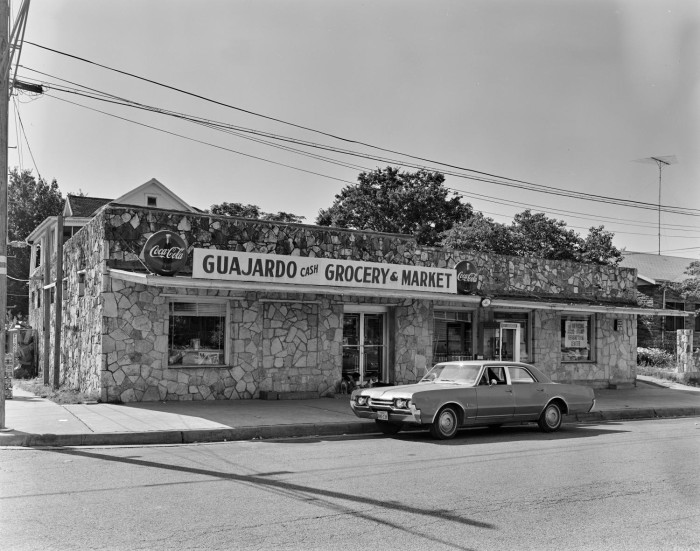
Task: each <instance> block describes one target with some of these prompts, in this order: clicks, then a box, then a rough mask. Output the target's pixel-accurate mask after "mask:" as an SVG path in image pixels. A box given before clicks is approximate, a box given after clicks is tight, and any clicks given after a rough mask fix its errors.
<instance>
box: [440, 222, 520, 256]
mask: <svg viewBox="0 0 700 551" xmlns="http://www.w3.org/2000/svg"><path fill="white" fill-rule="evenodd" d="M440 244H441V245H442V246H444V247H447V248H449V249H459V250H471V251H478V252H492V253H496V254H503V255H511V256H512V255H515V249H514V248H513V240H512V235H511V229H510V228H509V227H508V226H506V225H505V224H500V223H498V222H495V221H494V220H493V219H492V218H487V217H486V216H484V215H483V214H482V213H480V212H475V213H474V215H473V216H472V217H471V218H470V219H469V220H468V221H466V222H463V223H458V224H455V225H454V226H452V228H450V229H449V230H447V231H446V232H443V234H442V236H441V241H440Z"/></svg>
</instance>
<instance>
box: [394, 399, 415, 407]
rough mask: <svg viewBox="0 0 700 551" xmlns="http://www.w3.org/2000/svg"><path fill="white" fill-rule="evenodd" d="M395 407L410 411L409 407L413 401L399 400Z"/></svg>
mask: <svg viewBox="0 0 700 551" xmlns="http://www.w3.org/2000/svg"><path fill="white" fill-rule="evenodd" d="M394 405H395V406H396V409H408V408H409V407H411V399H410V398H397V399H396V401H395V402H394Z"/></svg>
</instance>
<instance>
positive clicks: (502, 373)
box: [486, 367, 507, 385]
mask: <svg viewBox="0 0 700 551" xmlns="http://www.w3.org/2000/svg"><path fill="white" fill-rule="evenodd" d="M486 373H487V374H488V378H489V381H491V384H496V385H505V384H506V382H507V381H506V370H505V369H504V368H503V367H487V368H486ZM494 381H495V382H494Z"/></svg>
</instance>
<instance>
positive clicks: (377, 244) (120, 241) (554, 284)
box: [99, 206, 636, 305]
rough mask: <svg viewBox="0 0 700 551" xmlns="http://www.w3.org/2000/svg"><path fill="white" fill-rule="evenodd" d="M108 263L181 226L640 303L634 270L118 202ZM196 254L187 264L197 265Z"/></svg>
mask: <svg viewBox="0 0 700 551" xmlns="http://www.w3.org/2000/svg"><path fill="white" fill-rule="evenodd" d="M99 216H100V217H102V218H103V221H104V224H105V238H106V239H107V241H108V242H109V256H108V258H109V260H108V262H109V265H110V266H112V267H120V268H130V269H135V270H142V269H143V265H142V263H141V261H140V260H139V254H140V252H141V250H142V248H143V245H144V244H145V242H146V239H147V238H148V237H149V236H150V235H151V234H152V233H153V232H155V231H157V230H161V229H170V230H172V231H176V232H178V233H179V234H180V235H181V236H182V237H183V238H184V239H185V241H186V242H187V243H188V245H189V247H190V250H191V249H192V248H195V247H196V248H216V249H222V250H236V251H245V252H256V253H273V254H283V255H298V256H310V257H324V258H338V259H347V260H364V261H372V262H384V263H389V264H408V265H417V266H432V267H438V268H444V267H449V268H452V267H454V266H456V265H457V264H458V263H459V262H461V261H463V260H469V261H471V262H472V263H473V264H475V265H476V267H477V268H478V269H479V270H480V272H481V273H480V276H479V294H485V295H495V294H498V295H499V296H514V297H528V298H534V299H537V298H556V299H557V300H574V301H575V300H582V299H585V300H594V301H598V302H609V303H617V304H623V303H624V304H629V305H635V304H636V293H635V290H636V283H635V278H636V276H635V270H633V269H629V268H619V267H611V266H598V265H594V264H580V263H577V262H569V261H553V260H543V259H537V258H521V257H507V256H498V255H491V254H487V253H475V252H469V251H451V250H446V249H437V248H420V247H419V246H418V245H417V243H416V241H415V239H413V238H411V237H407V236H399V235H390V234H379V233H370V232H357V231H350V230H343V229H338V228H326V227H319V226H306V225H302V224H274V223H271V222H265V221H260V220H246V219H241V218H232V217H224V216H212V215H206V214H189V213H182V212H177V213H175V212H169V211H160V210H157V209H150V210H147V209H142V208H137V207H128V206H123V207H116V206H115V207H112V208H109V209H107V210H105V211H104V212H103V214H101V215H99ZM191 270H192V260H191V258H190V260H189V264H188V265H187V267H186V268H185V270H183V272H182V273H183V274H187V273H188V271H189V273H191Z"/></svg>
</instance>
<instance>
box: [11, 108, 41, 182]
mask: <svg viewBox="0 0 700 551" xmlns="http://www.w3.org/2000/svg"><path fill="white" fill-rule="evenodd" d="M13 102H14V104H15V113H16V115H17V119H18V120H19V127H20V129H21V130H22V135H23V136H24V141H25V142H26V144H27V150H28V151H29V156H30V157H31V158H32V163H33V164H34V169H35V170H36V174H37V176H38V177H39V180H41V172H39V167H38V166H37V164H36V159H35V158H34V152H33V151H32V147H31V146H30V145H29V137H28V136H27V132H26V130H25V129H24V123H23V122H22V115H20V112H19V106H18V105H17V102H16V101H14V98H13ZM17 147H19V143H18V146H17Z"/></svg>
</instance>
